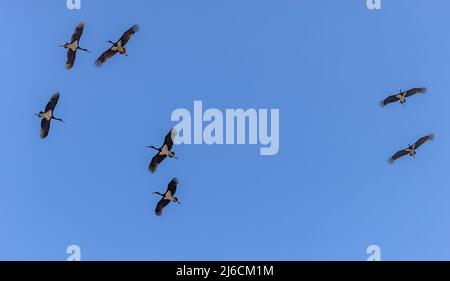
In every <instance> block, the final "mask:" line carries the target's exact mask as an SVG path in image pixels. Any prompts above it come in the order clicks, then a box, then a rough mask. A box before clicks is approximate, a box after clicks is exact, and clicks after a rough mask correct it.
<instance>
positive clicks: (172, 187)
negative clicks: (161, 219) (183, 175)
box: [153, 178, 181, 216]
mask: <svg viewBox="0 0 450 281" xmlns="http://www.w3.org/2000/svg"><path fill="white" fill-rule="evenodd" d="M177 185H178V180H177V178H173V179H172V180H171V181H170V182H169V184H168V185H167V190H166V192H165V193H159V192H153V194H157V195H159V196H161V197H162V198H161V200H159V202H158V204H157V205H156V208H155V214H156V215H157V216H161V215H162V212H163V210H164V208H165V207H166V206H167V205H169V203H170V202H174V203H178V204H181V202H180V201H178V198H177V197H175V196H174V195H175V193H176V192H177Z"/></svg>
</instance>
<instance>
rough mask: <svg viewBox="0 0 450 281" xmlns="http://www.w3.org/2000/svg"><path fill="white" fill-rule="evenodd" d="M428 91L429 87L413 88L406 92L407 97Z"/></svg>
mask: <svg viewBox="0 0 450 281" xmlns="http://www.w3.org/2000/svg"><path fill="white" fill-rule="evenodd" d="M426 92H427V88H412V89H410V90H408V91H406V93H405V97H410V96H413V95H415V94H423V93H426Z"/></svg>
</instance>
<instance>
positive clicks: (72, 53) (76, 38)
mask: <svg viewBox="0 0 450 281" xmlns="http://www.w3.org/2000/svg"><path fill="white" fill-rule="evenodd" d="M83 30H84V23H83V22H80V23H79V24H78V25H77V27H76V28H75V32H74V33H73V34H72V38H71V39H70V42H68V43H66V44H64V45H61V46H60V47H63V48H65V49H67V60H66V69H71V68H72V67H73V65H74V63H75V58H76V56H77V51H78V50H81V51H85V52H88V53H90V52H89V50H87V49H83V48H81V47H80V45H79V44H80V38H81V35H82V34H83Z"/></svg>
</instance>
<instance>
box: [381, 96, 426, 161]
mask: <svg viewBox="0 0 450 281" xmlns="http://www.w3.org/2000/svg"><path fill="white" fill-rule="evenodd" d="M426 92H427V88H412V89H409V90H408V91H402V90H400V93H398V94H396V95H392V96H389V97H387V98H386V99H384V100H383V101H382V102H381V106H383V107H384V106H386V105H388V104H390V103H394V102H400V104H402V105H405V103H406V98H409V97H411V96H414V95H416V94H424V93H426ZM433 139H434V135H433V134H431V135H427V136H424V137H421V138H420V139H419V140H417V141H416V142H415V143H414V144H412V145H411V144H409V145H408V147H407V148H405V149H402V150H399V151H397V152H396V153H395V154H394V155H392V157H391V158H389V162H391V163H394V162H395V161H396V160H397V159H398V158H401V157H403V156H406V155H409V156H411V157H413V158H415V157H416V154H417V152H416V150H417V149H418V148H419V147H420V146H422V145H423V144H424V143H426V142H427V141H430V140H433Z"/></svg>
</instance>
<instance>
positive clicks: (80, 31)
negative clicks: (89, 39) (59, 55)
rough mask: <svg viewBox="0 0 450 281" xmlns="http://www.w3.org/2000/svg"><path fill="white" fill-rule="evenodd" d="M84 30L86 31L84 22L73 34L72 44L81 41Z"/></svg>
mask: <svg viewBox="0 0 450 281" xmlns="http://www.w3.org/2000/svg"><path fill="white" fill-rule="evenodd" d="M83 30H84V22H80V23H79V24H78V25H77V27H76V28H75V32H74V33H73V34H72V38H71V39H70V43H73V42H75V41H80V38H81V35H82V34H83Z"/></svg>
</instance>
